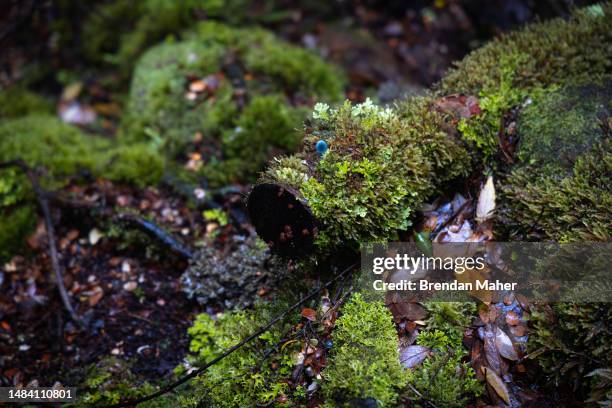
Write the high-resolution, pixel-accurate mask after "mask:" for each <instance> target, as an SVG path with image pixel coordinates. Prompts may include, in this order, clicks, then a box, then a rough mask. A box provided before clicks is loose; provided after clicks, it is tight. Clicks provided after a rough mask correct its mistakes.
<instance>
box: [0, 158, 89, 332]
mask: <svg viewBox="0 0 612 408" xmlns="http://www.w3.org/2000/svg"><path fill="white" fill-rule="evenodd" d="M9 167H16V168H18V169H20V170H21V171H23V172H24V173H25V175H26V176H27V177H28V179H29V180H30V184H32V188H33V189H34V194H35V195H36V200H37V201H38V205H39V206H40V209H41V210H42V213H43V217H44V219H45V227H46V229H47V240H48V242H49V247H48V248H49V257H50V258H51V267H52V269H53V271H54V273H55V281H56V284H57V288H58V290H59V294H60V297H61V298H62V303H63V304H64V307H65V308H66V311H67V312H68V314H69V315H70V318H71V319H72V320H73V321H74V322H75V323H76V324H77V325H78V326H79V327H80V328H83V327H84V324H83V321H82V320H81V318H80V317H79V316H78V315H77V314H76V312H75V310H74V308H73V307H72V304H71V303H70V297H69V296H68V292H67V291H66V286H65V285H64V278H63V274H62V268H61V265H60V263H59V257H58V254H57V244H56V240H55V229H54V228H53V220H52V218H51V210H50V209H49V200H48V198H47V192H46V191H45V190H43V188H42V187H41V186H40V183H39V181H38V175H37V174H36V172H34V171H33V170H32V169H31V168H30V166H28V164H27V163H26V162H24V161H23V160H12V161H9V162H5V163H0V169H3V168H9Z"/></svg>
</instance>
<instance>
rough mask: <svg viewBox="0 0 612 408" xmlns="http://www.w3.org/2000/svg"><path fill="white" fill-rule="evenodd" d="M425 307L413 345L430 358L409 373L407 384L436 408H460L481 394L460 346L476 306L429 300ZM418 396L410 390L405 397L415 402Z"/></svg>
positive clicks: (480, 388) (473, 304)
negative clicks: (423, 326) (425, 316)
mask: <svg viewBox="0 0 612 408" xmlns="http://www.w3.org/2000/svg"><path fill="white" fill-rule="evenodd" d="M425 306H426V307H427V309H428V311H429V313H430V317H429V318H428V320H427V321H426V323H427V326H426V329H425V330H423V331H422V332H421V333H420V334H419V336H418V337H417V344H418V345H420V346H423V347H427V348H428V349H429V350H430V351H431V355H430V356H429V357H428V358H426V359H425V360H424V361H423V363H422V365H419V366H417V367H415V368H413V369H411V370H410V371H409V381H410V383H411V384H412V386H413V387H414V389H416V390H417V391H418V394H420V395H427V396H428V399H429V400H430V401H431V402H433V403H434V404H436V406H439V407H457V408H458V407H464V406H466V405H467V402H468V401H470V400H473V399H474V398H475V397H477V396H478V395H480V394H481V393H482V391H483V387H482V385H481V384H480V383H479V382H478V380H477V379H476V375H475V372H474V369H473V368H472V367H470V364H469V363H468V362H466V360H467V358H466V357H467V356H468V351H467V350H466V349H465V347H464V346H463V334H464V331H465V328H466V327H468V326H469V325H470V324H471V322H472V317H473V316H474V315H475V314H476V304H475V303H468V302H438V301H430V302H428V303H426V305H425ZM418 394H417V393H415V392H414V391H413V389H411V390H409V392H408V397H409V398H411V399H413V400H416V401H419V400H420V396H419V395H418ZM421 402H422V401H421ZM424 405H425V406H426V404H424Z"/></svg>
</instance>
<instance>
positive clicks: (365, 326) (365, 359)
mask: <svg viewBox="0 0 612 408" xmlns="http://www.w3.org/2000/svg"><path fill="white" fill-rule="evenodd" d="M333 338H334V349H333V350H332V353H331V356H330V359H329V366H328V367H327V368H326V369H325V370H324V371H323V380H324V381H323V384H322V387H321V390H322V392H323V395H324V396H325V397H326V406H329V407H339V406H350V404H352V403H355V402H356V401H357V400H367V399H373V400H374V401H376V405H377V406H383V407H389V406H395V405H394V404H395V402H396V401H397V399H398V395H399V391H400V390H401V389H402V388H404V387H405V386H406V383H407V379H408V376H407V373H406V372H405V371H404V369H403V368H402V366H401V365H400V362H399V353H398V346H397V344H398V343H397V332H396V330H395V326H394V324H393V318H392V316H391V313H390V312H389V311H388V310H387V308H386V306H385V305H384V303H382V302H378V301H377V302H367V301H365V300H364V299H363V297H362V296H361V295H360V294H355V295H353V296H352V298H351V299H350V301H349V302H348V303H347V304H346V305H345V306H344V307H343V309H342V316H340V318H339V319H338V320H337V322H336V328H335V330H334V332H333Z"/></svg>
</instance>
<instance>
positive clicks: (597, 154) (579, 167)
mask: <svg viewBox="0 0 612 408" xmlns="http://www.w3.org/2000/svg"><path fill="white" fill-rule="evenodd" d="M610 85H611V84H610V81H609V80H608V81H607V82H606V83H605V85H597V84H591V85H583V86H579V87H574V86H572V87H566V88H563V89H560V90H558V91H554V92H549V93H545V94H542V95H540V96H539V97H538V98H535V99H534V100H533V103H532V104H530V105H528V106H526V107H525V108H523V110H522V111H521V113H520V115H519V120H518V127H517V128H518V135H519V138H520V139H519V140H520V142H519V143H520V144H519V149H518V157H519V159H520V160H521V161H520V162H519V164H518V165H517V166H515V169H514V170H513V171H512V172H511V173H510V175H509V176H508V177H507V179H506V180H503V182H502V184H501V191H502V193H503V194H504V200H503V202H504V203H505V204H504V208H505V210H504V212H505V216H506V218H507V220H508V224H509V226H510V228H511V229H514V230H515V231H514V232H518V233H521V234H525V235H526V236H527V237H528V238H544V239H553V240H558V241H563V242H569V241H574V242H577V241H580V240H586V241H607V240H610V239H611V238H612V237H611V235H610V232H611V231H612V221H611V219H612V212H611V210H610V208H612V207H611V205H612V189H611V187H610V186H611V185H612V184H611V182H612V179H611V175H612V144H611V141H610V136H611V134H612V133H611V131H610V125H611V123H610V112H611V105H610V92H611V89H612V87H611V86H610Z"/></svg>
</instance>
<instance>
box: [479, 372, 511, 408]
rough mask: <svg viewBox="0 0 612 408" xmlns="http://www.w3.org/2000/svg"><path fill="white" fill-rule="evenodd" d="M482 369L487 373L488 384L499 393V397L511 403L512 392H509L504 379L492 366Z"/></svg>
mask: <svg viewBox="0 0 612 408" xmlns="http://www.w3.org/2000/svg"><path fill="white" fill-rule="evenodd" d="M482 370H483V372H484V374H485V378H486V380H487V384H489V385H490V386H491V388H493V390H494V391H495V393H496V394H497V395H499V397H500V398H501V399H502V400H504V402H505V403H506V404H510V393H509V392H508V387H506V384H504V381H503V380H502V379H501V378H500V377H499V376H498V375H497V374H496V373H495V372H494V371H493V370H491V369H490V368H486V367H482Z"/></svg>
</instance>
